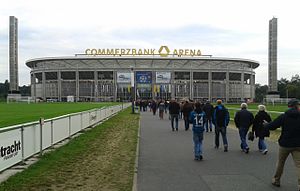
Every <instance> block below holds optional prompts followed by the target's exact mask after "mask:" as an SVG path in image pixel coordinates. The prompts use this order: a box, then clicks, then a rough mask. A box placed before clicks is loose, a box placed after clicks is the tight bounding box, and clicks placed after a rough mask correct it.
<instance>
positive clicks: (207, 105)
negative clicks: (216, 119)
mask: <svg viewBox="0 0 300 191" xmlns="http://www.w3.org/2000/svg"><path fill="white" fill-rule="evenodd" d="M203 111H204V112H205V115H206V121H205V130H206V132H208V128H209V131H210V132H211V131H212V115H213V112H214V106H213V105H212V104H211V103H210V102H209V101H207V102H206V103H205V105H204V106H203ZM208 124H209V127H208Z"/></svg>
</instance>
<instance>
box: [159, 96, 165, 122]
mask: <svg viewBox="0 0 300 191" xmlns="http://www.w3.org/2000/svg"><path fill="white" fill-rule="evenodd" d="M164 111H165V102H164V100H161V101H160V102H159V104H158V112H159V119H164Z"/></svg>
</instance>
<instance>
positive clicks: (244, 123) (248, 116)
mask: <svg viewBox="0 0 300 191" xmlns="http://www.w3.org/2000/svg"><path fill="white" fill-rule="evenodd" d="M247 107H248V105H247V104H246V103H242V104H241V110H240V111H238V112H237V113H236V114H235V116H234V122H235V126H236V127H237V128H238V129H239V134H240V139H241V149H242V150H243V151H244V152H245V153H249V146H248V144H247V138H246V136H247V133H248V131H249V128H250V126H251V125H252V124H253V120H254V116H253V114H252V113H251V112H250V111H248V110H247Z"/></svg>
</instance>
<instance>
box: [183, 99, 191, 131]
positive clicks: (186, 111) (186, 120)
mask: <svg viewBox="0 0 300 191" xmlns="http://www.w3.org/2000/svg"><path fill="white" fill-rule="evenodd" d="M192 111H193V106H192V104H191V103H189V101H187V100H186V101H185V103H184V105H183V107H182V112H183V119H184V128H185V130H186V131H187V130H189V128H190V122H189V116H190V113H191V112H192Z"/></svg>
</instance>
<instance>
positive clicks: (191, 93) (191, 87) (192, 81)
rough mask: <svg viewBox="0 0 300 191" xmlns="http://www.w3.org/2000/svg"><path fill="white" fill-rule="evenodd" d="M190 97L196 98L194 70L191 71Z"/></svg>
mask: <svg viewBox="0 0 300 191" xmlns="http://www.w3.org/2000/svg"><path fill="white" fill-rule="evenodd" d="M190 99H191V100H194V75H193V71H192V70H191V71H190Z"/></svg>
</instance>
